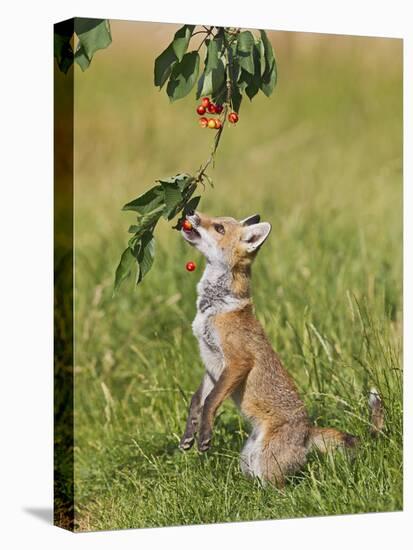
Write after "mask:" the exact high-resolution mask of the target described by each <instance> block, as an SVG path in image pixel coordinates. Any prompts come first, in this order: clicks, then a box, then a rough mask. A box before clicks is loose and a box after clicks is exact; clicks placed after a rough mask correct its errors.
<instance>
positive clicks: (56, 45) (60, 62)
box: [53, 19, 74, 74]
mask: <svg viewBox="0 0 413 550" xmlns="http://www.w3.org/2000/svg"><path fill="white" fill-rule="evenodd" d="M73 31H74V21H73V19H68V20H67V21H62V22H60V23H56V24H55V26H54V33H53V49H54V57H55V58H56V62H57V66H58V67H59V69H60V70H61V71H62V72H63V73H65V74H66V73H67V71H68V70H69V69H70V67H71V66H72V64H73V55H74V54H73V49H72V45H71V40H72V36H73Z"/></svg>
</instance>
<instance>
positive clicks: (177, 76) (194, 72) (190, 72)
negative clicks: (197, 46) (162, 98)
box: [166, 51, 199, 101]
mask: <svg viewBox="0 0 413 550" xmlns="http://www.w3.org/2000/svg"><path fill="white" fill-rule="evenodd" d="M198 72H199V54H198V52H195V51H194V52H190V53H186V54H185V55H184V56H183V58H182V61H181V62H178V63H175V65H174V66H173V69H172V74H171V77H170V79H169V82H168V87H167V89H166V91H167V94H168V96H169V98H170V100H171V101H176V100H177V99H182V98H183V97H185V96H186V95H188V94H189V92H190V91H191V90H192V88H193V86H194V84H195V82H196V79H197V78H198Z"/></svg>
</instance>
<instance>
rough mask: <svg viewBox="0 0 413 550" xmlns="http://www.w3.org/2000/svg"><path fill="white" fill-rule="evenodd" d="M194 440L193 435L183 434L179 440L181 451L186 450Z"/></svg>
mask: <svg viewBox="0 0 413 550" xmlns="http://www.w3.org/2000/svg"><path fill="white" fill-rule="evenodd" d="M194 441H195V437H194V436H193V435H186V434H184V435H183V436H182V439H181V441H180V442H179V448H180V449H181V451H188V450H189V449H190V448H191V447H192V445H193V444H194Z"/></svg>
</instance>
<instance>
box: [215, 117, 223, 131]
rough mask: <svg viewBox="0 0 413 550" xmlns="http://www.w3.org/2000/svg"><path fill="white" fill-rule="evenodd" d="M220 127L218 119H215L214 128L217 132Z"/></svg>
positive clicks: (220, 123)
mask: <svg viewBox="0 0 413 550" xmlns="http://www.w3.org/2000/svg"><path fill="white" fill-rule="evenodd" d="M221 126H222V122H221V121H220V120H219V118H216V119H215V128H216V129H217V130H219V129H220V128H221Z"/></svg>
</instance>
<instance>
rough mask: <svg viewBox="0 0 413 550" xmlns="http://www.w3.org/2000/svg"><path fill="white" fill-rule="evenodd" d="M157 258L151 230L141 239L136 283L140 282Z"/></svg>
mask: <svg viewBox="0 0 413 550" xmlns="http://www.w3.org/2000/svg"><path fill="white" fill-rule="evenodd" d="M154 258H155V239H154V238H153V234H152V232H150V231H147V232H146V233H145V234H144V235H143V236H142V239H141V247H140V250H139V253H138V256H137V261H138V264H139V267H140V269H139V274H138V276H137V279H136V284H138V283H140V282H141V281H142V279H143V278H144V277H145V275H146V274H147V273H148V271H149V270H150V269H151V267H152V264H153V261H154Z"/></svg>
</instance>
